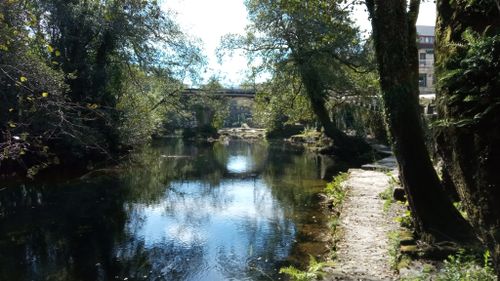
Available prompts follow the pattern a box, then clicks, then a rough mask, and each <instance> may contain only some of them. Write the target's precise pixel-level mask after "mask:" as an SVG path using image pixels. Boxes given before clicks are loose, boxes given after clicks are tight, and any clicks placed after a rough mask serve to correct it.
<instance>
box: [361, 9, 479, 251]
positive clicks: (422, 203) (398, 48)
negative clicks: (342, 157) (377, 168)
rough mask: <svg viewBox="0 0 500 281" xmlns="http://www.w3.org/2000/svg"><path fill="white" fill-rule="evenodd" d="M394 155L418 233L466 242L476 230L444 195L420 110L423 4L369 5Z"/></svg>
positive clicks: (425, 237) (424, 235)
mask: <svg viewBox="0 0 500 281" xmlns="http://www.w3.org/2000/svg"><path fill="white" fill-rule="evenodd" d="M366 5H367V7H368V11H369V13H370V16H371V20H372V27H373V37H374V42H375V51H376V57H377V62H378V70H379V74H380V83H381V88H382V95H383V100H384V107H385V112H386V117H385V118H386V121H387V124H388V125H389V131H390V135H391V136H390V137H391V141H392V144H393V150H394V153H395V156H396V158H397V160H398V165H399V170H400V174H401V181H402V184H403V187H404V189H405V192H406V194H407V198H408V201H409V205H410V209H411V213H412V216H413V221H414V224H415V228H416V231H417V232H418V233H419V234H420V236H421V239H423V240H426V241H428V242H433V241H441V240H455V241H461V242H463V241H467V240H470V239H471V237H472V235H471V233H472V230H471V227H470V225H469V224H468V223H467V222H466V221H465V220H464V219H463V217H462V216H461V215H460V213H459V212H458V211H457V210H456V208H455V207H454V206H453V204H452V203H451V201H450V200H449V198H448V196H447V195H446V193H445V192H444V189H443V187H442V186H441V183H440V181H439V178H438V176H437V174H436V171H435V170H434V167H433V165H432V162H431V160H430V157H429V152H428V150H427V147H426V145H425V138H424V132H423V127H422V119H421V114H420V109H419V104H418V95H419V90H418V49H417V41H416V40H417V39H416V27H415V22H416V19H417V15H418V9H419V0H412V1H410V3H409V4H407V1H406V0H367V1H366Z"/></svg>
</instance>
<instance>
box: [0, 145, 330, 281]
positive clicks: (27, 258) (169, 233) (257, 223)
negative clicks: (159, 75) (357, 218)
mask: <svg viewBox="0 0 500 281" xmlns="http://www.w3.org/2000/svg"><path fill="white" fill-rule="evenodd" d="M132 158H133V159H132V160H131V161H129V162H127V163H126V164H123V165H120V167H118V168H113V169H105V170H100V171H97V172H93V173H91V174H88V175H85V176H83V177H81V178H80V179H77V180H71V181H64V182H62V180H58V179H54V180H52V181H50V182H44V183H37V182H34V183H25V184H22V185H19V184H18V185H16V186H9V185H5V184H0V280H8V281H11V280H14V281H15V280H92V281H93V280H207V281H210V280H214V281H218V280H278V279H280V278H281V279H282V278H283V276H281V275H279V274H278V271H279V268H280V267H282V266H286V265H289V264H300V263H301V262H303V261H304V260H308V254H312V255H320V254H324V253H326V251H327V250H328V248H327V241H328V235H326V234H327V233H328V226H327V224H328V222H327V217H326V215H325V213H324V211H322V209H321V208H320V207H319V203H318V201H319V200H318V196H317V193H318V192H320V191H321V190H322V188H323V187H324V185H325V181H323V180H322V179H321V178H329V179H330V178H331V176H332V175H333V174H334V173H335V171H336V169H335V165H333V162H332V160H330V159H328V158H325V157H323V156H318V155H316V154H312V153H306V152H302V151H300V150H297V149H294V148H292V147H289V146H287V145H285V144H283V143H267V142H256V143H248V142H243V141H232V142H230V143H229V144H220V143H214V144H203V145H200V144H196V145H195V144H194V143H187V142H183V141H181V140H176V139H175V140H166V141H157V142H156V143H155V144H154V145H152V146H151V147H149V148H147V149H145V150H143V151H141V152H140V153H137V154H136V155H134V156H133V157H132Z"/></svg>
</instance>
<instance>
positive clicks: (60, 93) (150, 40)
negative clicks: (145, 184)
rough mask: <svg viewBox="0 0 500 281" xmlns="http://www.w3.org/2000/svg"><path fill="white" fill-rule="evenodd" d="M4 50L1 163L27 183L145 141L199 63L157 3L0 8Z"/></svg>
mask: <svg viewBox="0 0 500 281" xmlns="http://www.w3.org/2000/svg"><path fill="white" fill-rule="evenodd" d="M0 52H1V55H0V91H1V92H2V102H1V103H0V131H1V132H2V134H1V136H0V151H1V153H0V163H1V164H2V165H3V167H12V169H13V170H15V169H16V167H17V168H18V169H19V168H20V169H25V170H28V175H34V174H35V173H36V172H37V171H38V170H40V169H43V168H44V167H47V166H49V165H50V164H56V163H58V162H59V159H61V161H65V160H71V159H73V160H74V159H75V158H77V159H79V162H82V161H81V159H85V158H99V159H103V158H104V157H113V155H114V154H115V152H117V151H118V150H120V147H121V146H122V145H127V146H128V145H133V144H138V143H144V140H146V139H148V138H149V137H150V136H151V134H152V133H154V132H155V131H156V130H157V129H158V128H160V124H161V122H162V120H161V119H162V118H161V114H162V113H165V109H166V108H167V107H168V106H170V104H168V103H167V102H166V101H171V100H172V99H171V98H170V97H167V96H169V94H170V93H172V91H171V90H172V88H179V87H180V84H181V83H180V82H179V81H181V80H182V79H184V78H185V77H186V76H192V79H194V78H195V77H194V76H193V74H194V73H195V72H196V70H197V67H198V66H200V65H201V64H202V63H203V58H202V57H201V56H200V55H199V48H198V47H196V45H195V43H194V42H193V40H191V39H190V38H188V37H186V36H185V35H184V34H183V33H182V32H181V31H180V29H179V28H178V26H177V25H176V24H175V22H173V20H172V19H171V18H170V15H168V14H166V13H164V12H163V11H162V10H161V8H160V5H159V3H158V2H157V1H155V0H147V1H142V0H141V1H139V0H126V1H114V0H109V1H97V0H91V1H62V0H41V1H34V0H29V1H18V0H9V1H2V2H0ZM167 105H168V106H167ZM54 159H58V160H57V161H55V160H54ZM30 167H31V168H30ZM7 170H8V169H4V168H2V172H3V171H7Z"/></svg>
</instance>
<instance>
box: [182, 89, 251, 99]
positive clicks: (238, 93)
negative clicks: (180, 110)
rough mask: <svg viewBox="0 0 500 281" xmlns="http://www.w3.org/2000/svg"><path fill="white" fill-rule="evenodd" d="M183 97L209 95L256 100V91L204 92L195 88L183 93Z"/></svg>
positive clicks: (226, 90)
mask: <svg viewBox="0 0 500 281" xmlns="http://www.w3.org/2000/svg"><path fill="white" fill-rule="evenodd" d="M181 93H182V94H183V95H187V96H196V95H202V94H205V95H209V96H221V97H230V98H247V99H254V98H255V90H247V89H231V88H229V89H217V90H204V89H195V88H187V89H185V90H183V91H182V92H181Z"/></svg>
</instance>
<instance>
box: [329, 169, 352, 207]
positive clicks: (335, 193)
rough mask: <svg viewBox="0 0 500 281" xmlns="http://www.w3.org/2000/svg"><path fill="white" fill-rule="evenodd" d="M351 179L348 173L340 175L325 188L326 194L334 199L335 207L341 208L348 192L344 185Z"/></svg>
mask: <svg viewBox="0 0 500 281" xmlns="http://www.w3.org/2000/svg"><path fill="white" fill-rule="evenodd" d="M348 177H349V174H348V173H340V174H338V175H337V176H335V177H334V178H333V180H332V181H331V182H329V183H328V184H327V185H326V187H325V193H326V194H327V195H328V197H330V198H331V199H332V201H333V202H332V203H333V206H339V205H340V204H342V202H343V201H344V198H345V195H346V191H345V189H344V187H343V186H342V183H343V182H345V181H346V180H347V178H348Z"/></svg>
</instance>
